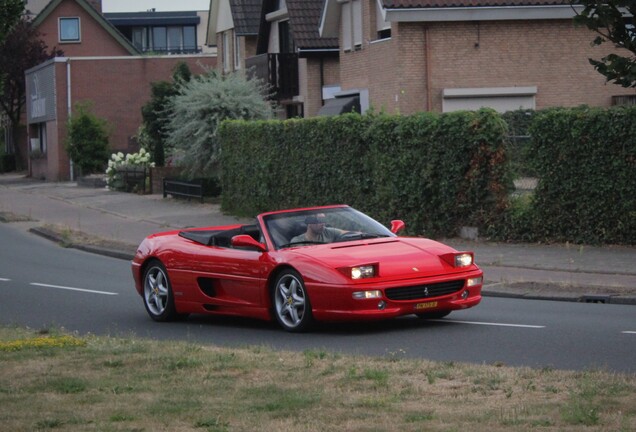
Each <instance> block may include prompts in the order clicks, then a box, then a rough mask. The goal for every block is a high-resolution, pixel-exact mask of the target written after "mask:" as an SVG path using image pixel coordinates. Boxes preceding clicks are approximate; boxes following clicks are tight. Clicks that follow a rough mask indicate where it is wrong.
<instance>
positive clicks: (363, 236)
mask: <svg viewBox="0 0 636 432" xmlns="http://www.w3.org/2000/svg"><path fill="white" fill-rule="evenodd" d="M380 237H389V236H388V235H386V234H370V233H357V232H351V233H346V234H343V235H342V236H340V238H339V239H338V240H337V241H349V240H368V239H374V238H380Z"/></svg>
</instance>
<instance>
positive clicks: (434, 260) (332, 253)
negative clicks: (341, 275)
mask: <svg viewBox="0 0 636 432" xmlns="http://www.w3.org/2000/svg"><path fill="white" fill-rule="evenodd" d="M449 252H456V250H455V249H453V248H451V247H449V246H446V245H444V244H442V243H438V242H436V241H433V240H428V239H421V238H391V239H378V240H372V241H357V242H346V243H330V244H329V245H324V246H323V245H320V246H309V247H303V248H298V249H295V250H294V251H293V253H294V254H297V255H303V256H304V257H305V258H307V259H311V260H313V261H318V262H320V263H321V264H323V265H325V266H327V267H331V268H334V269H338V268H342V267H350V266H356V265H364V264H375V263H377V264H378V265H379V277H380V278H381V279H384V280H393V279H405V278H417V277H430V276H437V275H442V274H449V273H455V272H457V273H459V272H465V271H466V270H467V268H459V269H458V268H455V267H453V266H451V265H449V264H448V263H447V262H446V261H444V260H443V259H441V258H440V255H442V254H446V253H449ZM474 268H475V267H470V268H469V269H474Z"/></svg>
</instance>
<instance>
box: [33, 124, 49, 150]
mask: <svg viewBox="0 0 636 432" xmlns="http://www.w3.org/2000/svg"><path fill="white" fill-rule="evenodd" d="M30 127H31V156H36V155H37V156H40V155H45V154H46V123H35V124H32V125H31V126H30Z"/></svg>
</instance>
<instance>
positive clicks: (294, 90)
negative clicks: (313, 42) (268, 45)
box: [245, 54, 299, 101]
mask: <svg viewBox="0 0 636 432" xmlns="http://www.w3.org/2000/svg"><path fill="white" fill-rule="evenodd" d="M245 67H246V69H247V70H248V73H249V74H250V76H252V77H256V78H259V79H261V80H263V81H264V82H265V83H266V84H269V85H270V86H271V92H272V93H273V97H274V98H275V99H276V100H279V101H281V100H285V99H292V98H293V97H294V96H297V95H298V93H299V87H298V54H260V55H257V56H253V57H249V58H247V59H245Z"/></svg>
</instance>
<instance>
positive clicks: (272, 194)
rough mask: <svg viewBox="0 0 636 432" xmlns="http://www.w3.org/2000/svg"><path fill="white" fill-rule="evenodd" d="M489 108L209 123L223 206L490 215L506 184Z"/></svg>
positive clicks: (495, 120) (464, 219) (439, 231)
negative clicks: (215, 131) (215, 129)
mask: <svg viewBox="0 0 636 432" xmlns="http://www.w3.org/2000/svg"><path fill="white" fill-rule="evenodd" d="M506 135H507V131H506V124H505V122H503V121H502V120H501V118H500V116H499V115H498V114H497V113H495V112H494V111H492V110H486V109H485V110H480V111H477V112H458V113H451V114H442V115H439V114H431V113H429V114H420V115H414V116H389V115H373V114H372V115H365V116H360V115H357V114H347V115H342V116H336V117H320V118H312V119H307V120H286V121H258V122H246V121H233V122H224V123H222V125H221V127H220V129H219V137H220V142H221V143H222V148H223V151H222V152H221V167H222V182H223V198H222V206H223V208H224V209H225V210H227V211H229V212H232V213H236V214H242V215H253V214H256V213H259V212H261V211H264V210H273V209H280V208H289V207H297V206H313V205H322V204H334V203H347V204H350V205H352V206H354V207H357V208H359V209H360V210H363V211H366V212H368V213H370V214H372V215H373V216H375V217H377V218H378V219H379V220H382V221H384V222H387V221H388V220H390V219H394V218H401V219H404V220H405V221H406V223H407V227H409V232H410V233H413V234H423V233H426V234H428V235H455V234H456V233H457V230H458V229H459V227H461V226H462V225H475V226H483V225H487V224H492V223H495V222H494V221H496V220H499V219H500V217H501V216H500V214H501V212H502V211H503V209H505V207H506V205H507V194H508V192H509V189H510V183H511V182H510V180H509V174H508V172H507V165H506V163H505V160H506V159H505V158H506V153H505V139H506Z"/></svg>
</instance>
